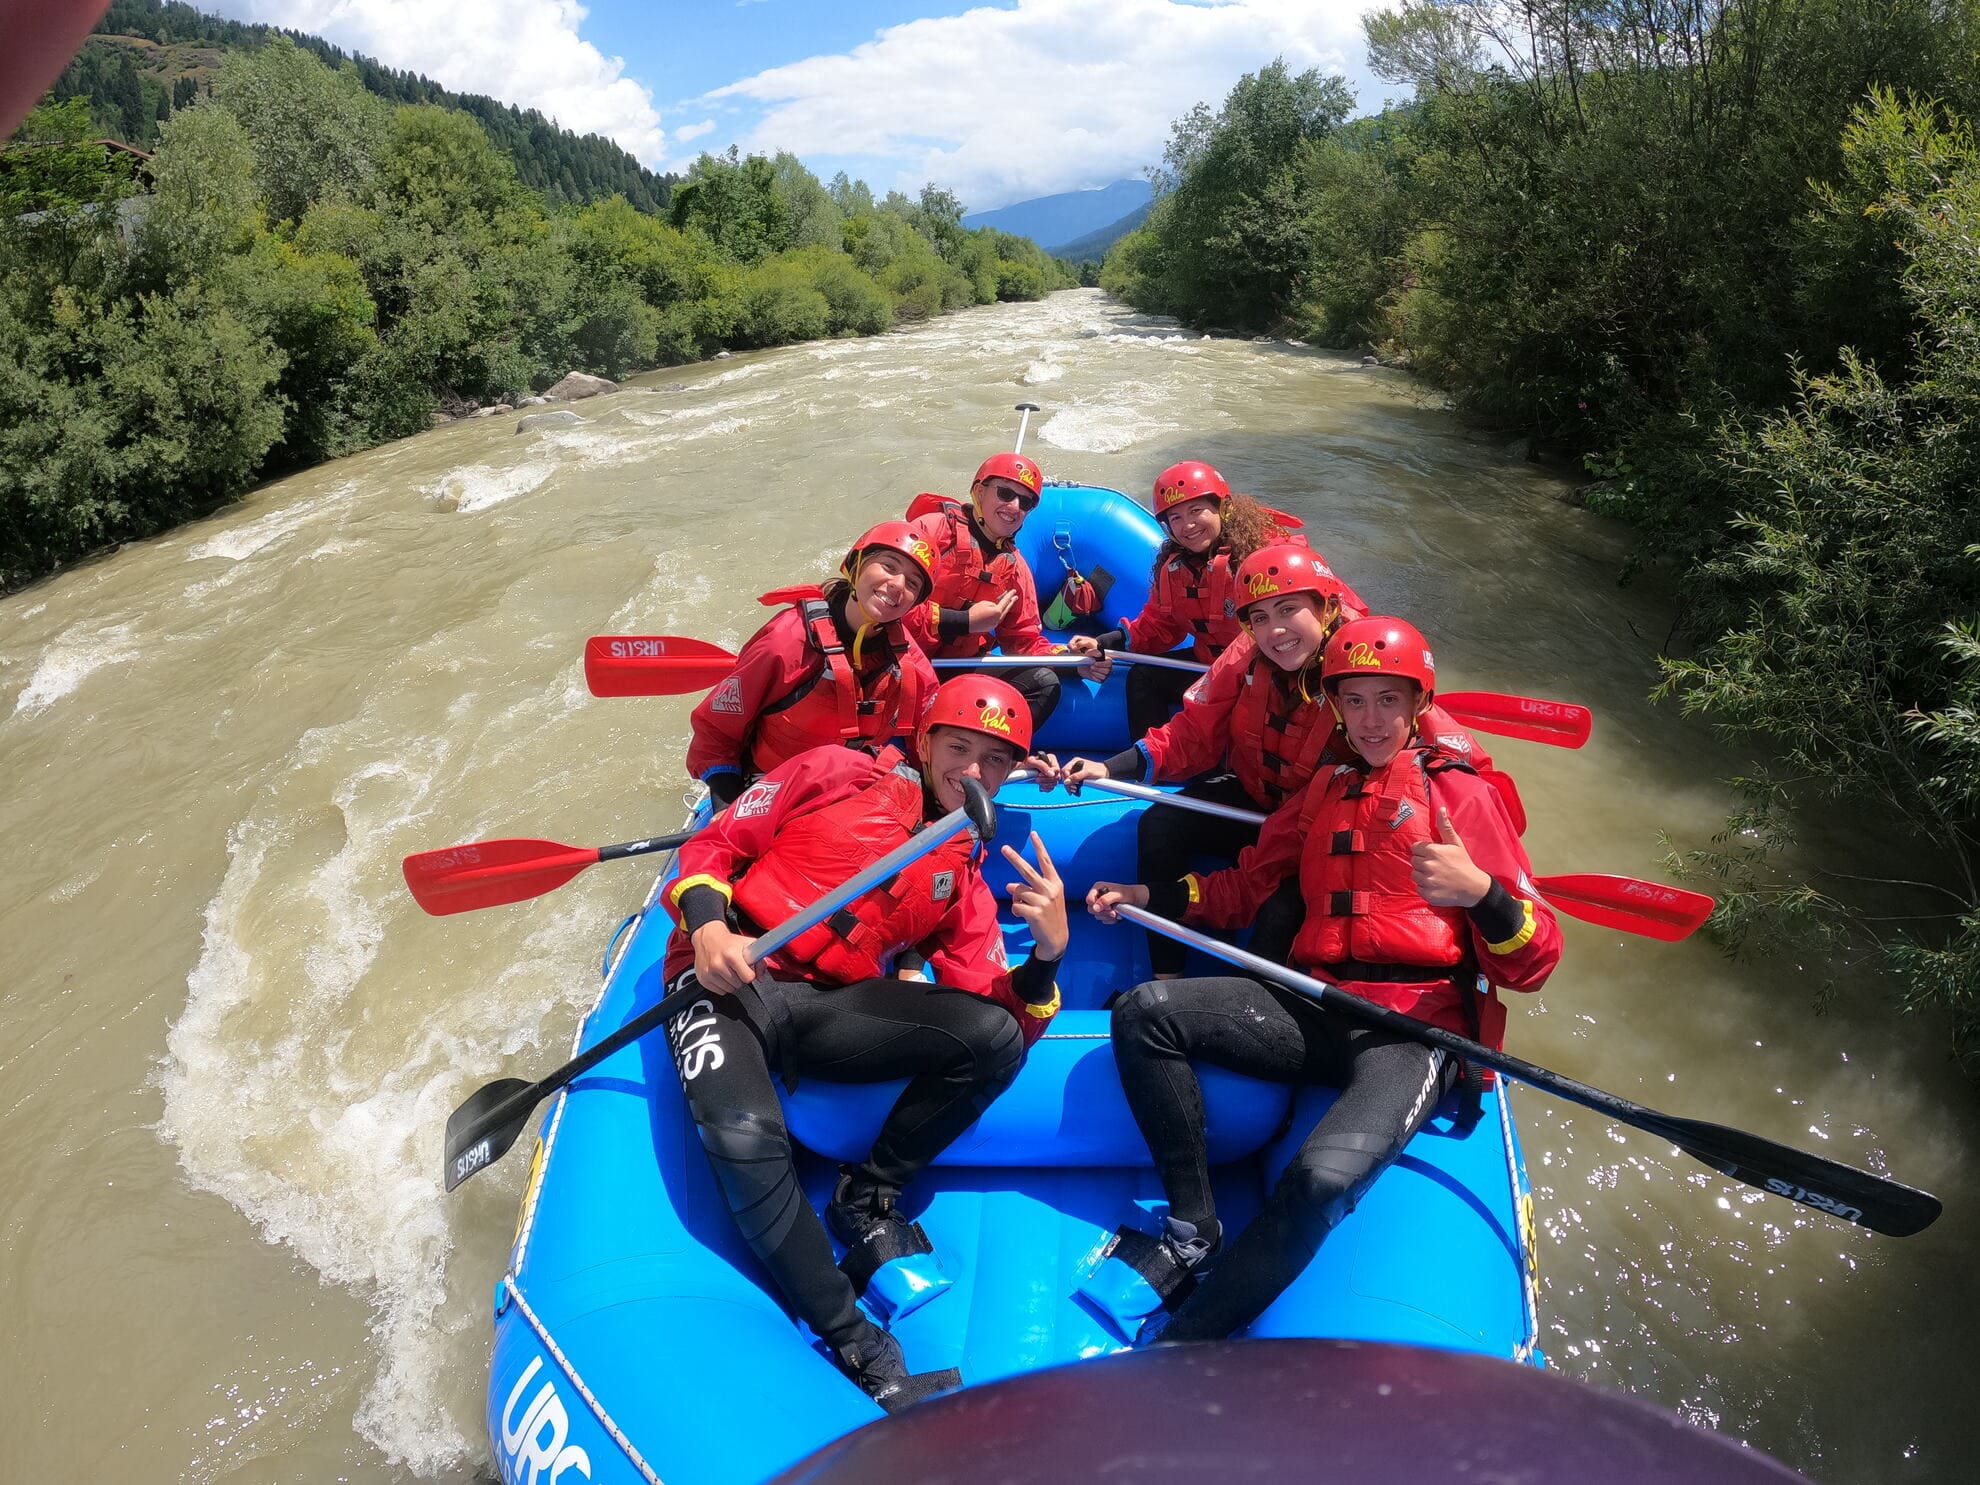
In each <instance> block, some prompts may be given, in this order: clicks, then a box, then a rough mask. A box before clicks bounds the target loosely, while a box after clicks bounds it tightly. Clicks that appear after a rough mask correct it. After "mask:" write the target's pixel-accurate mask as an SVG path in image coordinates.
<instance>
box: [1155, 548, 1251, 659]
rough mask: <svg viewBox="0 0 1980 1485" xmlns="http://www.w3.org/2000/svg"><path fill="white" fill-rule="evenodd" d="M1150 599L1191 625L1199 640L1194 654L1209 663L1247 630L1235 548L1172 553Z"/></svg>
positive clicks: (1156, 580)
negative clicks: (1242, 618)
mask: <svg viewBox="0 0 1980 1485" xmlns="http://www.w3.org/2000/svg"><path fill="white" fill-rule="evenodd" d="M1148 601H1149V603H1150V604H1151V605H1153V606H1154V607H1155V608H1157V609H1160V610H1161V611H1163V612H1165V613H1167V614H1168V615H1169V616H1170V617H1171V618H1173V619H1177V620H1179V621H1180V622H1181V623H1183V624H1184V625H1185V626H1187V627H1188V629H1189V632H1190V633H1191V634H1192V635H1193V636H1194V637H1195V640H1196V643H1195V645H1194V646H1193V647H1192V649H1191V653H1192V654H1193V655H1194V656H1195V657H1196V659H1197V662H1198V663H1199V664H1202V665H1208V664H1209V663H1210V662H1211V661H1212V660H1215V659H1216V658H1217V657H1218V656H1219V655H1221V654H1223V653H1224V651H1225V650H1227V649H1229V648H1230V647H1231V642H1232V641H1233V640H1235V639H1236V638H1237V637H1238V636H1239V635H1240V634H1242V633H1243V632H1244V625H1242V624H1240V623H1239V622H1238V616H1237V575H1236V574H1235V573H1233V572H1232V571H1231V550H1230V548H1229V547H1219V548H1217V550H1216V551H1214V552H1212V553H1210V554H1209V556H1208V557H1207V558H1197V557H1193V556H1191V555H1190V554H1189V553H1188V552H1184V551H1177V552H1175V553H1173V554H1171V555H1170V557H1169V559H1168V560H1167V561H1166V562H1164V563H1163V564H1162V565H1161V567H1160V568H1158V569H1157V570H1156V573H1155V587H1154V591H1153V592H1151V593H1150V594H1149V595H1148Z"/></svg>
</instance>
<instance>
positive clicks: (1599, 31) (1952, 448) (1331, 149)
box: [1101, 0, 1980, 1073]
mask: <svg viewBox="0 0 1980 1485" xmlns="http://www.w3.org/2000/svg"><path fill="white" fill-rule="evenodd" d="M1515 12H1516V13H1517V14H1518V15H1519V16H1522V17H1524V18H1525V19H1524V21H1523V22H1522V24H1521V25H1520V26H1519V28H1518V29H1517V30H1513V29H1510V28H1509V24H1508V20H1507V18H1508V17H1509V16H1512V15H1514V14H1515ZM1364 29H1365V33H1366V38H1367V42H1368V51H1369V60H1370V64H1371V67H1372V69H1373V70H1374V71H1375V72H1376V74H1377V75H1378V76H1380V77H1382V78H1384V79H1385V80H1388V81H1392V82H1397V83H1407V84H1409V85H1410V86H1411V87H1412V88H1413V89H1414V93H1415V98H1414V101H1413V102H1411V103H1409V104H1408V105H1406V106H1403V107H1396V108H1390V109H1388V110H1386V111H1384V112H1382V113H1380V114H1378V115H1376V116H1374V117H1372V118H1363V119H1357V120H1353V121H1348V114H1349V113H1350V112H1352V100H1351V99H1350V98H1349V97H1348V96H1347V94H1346V92H1345V90H1344V89H1343V88H1342V87H1341V86H1340V85H1339V83H1338V82H1337V81H1334V80H1329V79H1322V78H1320V77H1318V76H1317V75H1315V74H1311V73H1309V74H1306V75H1304V76H1292V75H1290V74H1288V72H1287V71H1286V69H1285V68H1284V67H1283V66H1277V65H1275V66H1273V67H1268V68H1266V69H1263V70H1262V71H1260V72H1259V73H1257V74H1255V75H1253V76H1250V77H1247V78H1245V79H1244V80H1243V81H1241V82H1240V83H1239V84H1238V86H1237V87H1236V88H1235V89H1234V90H1233V91H1232V93H1231V94H1230V96H1229V98H1228V99H1226V100H1225V102H1224V104H1223V106H1222V108H1221V109H1220V110H1216V111H1212V110H1210V109H1208V108H1199V109H1197V110H1196V111H1195V112H1193V113H1191V114H1190V115H1188V116H1187V117H1185V118H1183V119H1181V120H1179V121H1177V123H1176V125H1175V128H1174V131H1173V135H1172V139H1171V143H1170V147H1169V150H1168V153H1167V156H1166V158H1165V162H1164V167H1163V170H1162V172H1161V173H1160V174H1161V179H1160V181H1159V185H1160V188H1161V193H1160V195H1159V197H1158V199H1157V201H1156V204H1155V206H1154V209H1153V211H1152V212H1151V214H1150V216H1149V219H1148V221H1147V223H1146V224H1145V225H1144V226H1143V227H1142V228H1141V229H1140V230H1138V231H1137V232H1135V233H1133V234H1131V235H1130V236H1128V237H1127V238H1125V239H1123V240H1122V241H1121V242H1120V243H1119V244H1117V245H1116V246H1115V248H1114V249H1113V251H1112V252H1110V253H1109V255H1108V257H1107V260H1106V262H1105V264H1104V266H1103V269H1102V276H1101V283H1102V286H1103V287H1105V288H1107V289H1109V290H1111V291H1112V292H1113V293H1115V294H1116V295H1118V296H1120V297H1122V298H1124V299H1126V300H1127V301H1128V302H1129V303H1131V304H1134V305H1135V306H1137V307H1139V308H1143V309H1147V310H1151V311H1156V312H1163V313H1169V314H1174V315H1177V316H1179V317H1180V318H1182V319H1183V320H1185V321H1186V322H1189V323H1192V324H1196V325H1201V326H1206V327H1208V326H1218V327H1227V328H1230V329H1234V330H1240V331H1246V332H1251V331H1258V330H1276V331H1279V332H1281V333H1291V334H1294V335H1297V336H1300V337H1302V338H1306V339H1311V340H1316V341H1320V342H1323V343H1330V344H1335V345H1348V346H1366V347H1368V348H1371V349H1379V350H1380V351H1381V352H1382V353H1383V355H1384V357H1385V359H1392V360H1396V361H1400V362H1402V363H1404V364H1407V365H1408V366H1410V367H1411V368H1412V369H1413V370H1414V371H1416V372H1417V373H1418V374H1420V375H1423V376H1425V377H1427V378H1429V379H1430V380H1432V381H1433V382H1435V383H1436V384H1437V385H1439V386H1440V387H1442V388H1443V389H1445V390H1446V391H1448V392H1449V393H1450V394H1451V396H1452V397H1453V398H1454V399H1455V401H1456V402H1457V403H1458V404H1459V406H1461V407H1462V408H1464V409H1465V410H1466V411H1468V412H1469V413H1470V414H1471V415H1472V416H1474V417H1476V418H1478V419H1480V420H1482V421H1484V422H1487V423H1489V424H1492V425H1494V426H1498V427H1501V428H1505V429H1507V430H1509V431H1512V432H1516V433H1519V434H1521V435H1524V436H1528V437H1531V438H1533V439H1536V440H1538V441H1540V442H1542V443H1544V444H1546V445H1548V446H1553V447H1565V448H1568V449H1571V450H1573V451H1574V452H1575V453H1576V454H1577V455H1578V456H1580V457H1581V458H1582V459H1583V460H1584V461H1585V464H1586V467H1587V469H1588V471H1589V473H1590V475H1591V476H1592V477H1593V480H1594V483H1593V485H1592V486H1591V488H1590V489H1589V491H1588V492H1587V493H1588V504H1589V506H1590V508H1592V509H1594V510H1597V511H1600V512H1603V513H1605V514H1609V515H1613V516H1617V517H1620V518H1622V519H1623V520H1625V521H1628V522H1630V523H1631V524H1632V525H1633V526H1634V527H1635V529H1636V531H1637V533H1638V536H1639V541H1638V547H1637V555H1636V557H1635V558H1634V559H1633V562H1632V570H1634V569H1635V568H1637V567H1640V566H1643V565H1646V564H1657V565H1659V566H1662V567H1664V568H1666V569H1668V571H1669V572H1670V574H1671V576H1672V577H1673V578H1674V579H1675V580H1676V581H1675V584H1674V586H1675V589H1676V591H1678V592H1680V593H1682V594H1683V609H1682V612H1681V615H1680V622H1681V631H1680V632H1681V633H1682V634H1683V635H1684V637H1685V639H1686V641H1687V644H1686V648H1685V650H1684V652H1683V653H1680V654H1674V655H1672V656H1669V657H1667V658H1666V659H1665V661H1664V667H1665V677H1666V679H1665V687H1664V689H1665V691H1666V692H1667V693H1668V694H1670V695H1672V696H1673V697H1675V698H1676V699H1677V700H1678V701H1679V702H1680V703H1681V704H1682V705H1684V706H1685V707H1686V708H1687V709H1688V710H1691V711H1695V712H1698V713H1700V714H1702V715H1704V716H1706V717H1708V718H1709V719H1711V720H1712V721H1713V722H1714V723H1715V724H1717V725H1719V726H1721V727H1724V728H1726V729H1728V730H1730V731H1732V732H1735V733H1737V734H1740V735H1743V736H1746V737H1748V738H1750V739H1752V741H1753V742H1754V743H1755V745H1756V751H1758V752H1760V753H1761V754H1762V755H1763V756H1764V757H1765V758H1767V760H1768V763H1767V765H1766V766H1765V767H1764V768H1762V769H1760V770H1758V771H1756V773H1755V774H1754V776H1753V777H1752V778H1749V779H1743V780H1739V781H1737V783H1738V785H1739V787H1740V789H1741V791H1742V800H1743V803H1742V808H1741V810H1740V812H1739V813H1738V814H1737V815H1735V816H1734V817H1733V819H1732V820H1730V821H1729V822H1728V827H1727V831H1726V833H1725V834H1724V835H1722V836H1721V837H1719V838H1718V839H1717V840H1715V841H1713V842H1710V843H1680V845H1679V847H1678V848H1674V851H1673V857H1672V861H1673V864H1674V865H1676V866H1678V867H1679V868H1681V869H1684V870H1689V871H1693V872H1699V873H1703V874H1706V875H1708V876H1710V877H1711V878H1713V879H1714V881H1715V884H1716V886H1717V887H1718V889H1719V890H1720V893H1721V896H1722V901H1723V902H1724V908H1723V910H1722V912H1721V914H1720V916H1719V918H1718V919H1717V925H1718V929H1719V931H1720V933H1721V935H1722V937H1723V938H1724V940H1725V941H1726V942H1727V943H1728V944H1729V945H1731V946H1732V947H1734V948H1735V949H1737V950H1740V951H1744V952H1761V953H1778V954H1786V953H1790V952H1791V953H1793V955H1794V956H1795V959H1796V960H1797V961H1798V962H1802V963H1805V964H1807V965H1808V966H1809V968H1810V974H1811V981H1812V982H1816V983H1826V984H1829V985H1834V984H1839V983H1841V982H1843V981H1844V980H1845V979H1846V978H1848V977H1849V976H1850V975H1851V974H1853V973H1854V972H1855V971H1857V970H1860V969H1863V968H1866V967H1873V966H1876V967H1882V968H1885V969H1888V970H1890V971H1893V972H1894V981H1893V982H1894V983H1895V984H1897V985H1898V986H1899V987H1900V988H1899V994H1900V998H1901V1001H1902V1003H1903V1004H1905V1005H1907V1006H1913V1007H1923V1006H1932V1007H1935V1008H1938V1009H1939V1010H1941V1011H1943V1012H1944V1013H1946V1015H1947V1016H1949V1018H1950V1021H1951V1024H1952V1028H1953V1050H1954V1052H1955V1054H1956V1055H1958V1056H1959V1057H1960V1058H1961V1059H1962V1061H1963V1062H1964V1063H1965V1065H1966V1066H1967V1068H1968V1070H1969V1071H1970V1072H1976V1073H1980V861H1976V859H1975V853H1976V842H1980V722H1976V720H1975V719H1976V716H1980V508H1976V506H1975V503H1974V502H1973V500H1972V497H1971V492H1972V491H1973V490H1974V489H1975V488H1976V478H1977V477H1980V445H1977V444H1976V439H1980V419H1977V418H1976V415H1977V414H1980V400H1976V394H1980V337H1976V336H1975V334H1974V331H1973V327H1974V325H1975V324H1976V323H1980V270H1976V269H1975V267H1974V266H1973V265H1974V264H1975V263H1976V262H1980V156H1976V151H1975V147H1974V141H1973V133H1972V129H1971V126H1970V125H1969V123H1968V120H1970V119H1971V118H1973V117H1974V116H1975V115H1976V114H1980V67H1976V63H1975V58H1976V55H1980V48H1976V41H1980V5H1976V4H1975V3H1974V0H1722V3H1715V4H1711V5H1704V6H1692V7H1678V8H1671V7H1649V8H1644V7H1621V8H1618V7H1613V6H1591V5H1587V4H1582V3H1578V0H1535V3H1533V4H1530V5H1525V6H1521V7H1516V8H1514V9H1512V10H1509V9H1508V8H1507V7H1504V6H1501V5H1497V4H1494V3H1489V0H1441V3H1437V4H1428V3H1420V0H1405V3H1403V4H1402V5H1400V6H1399V7H1396V8H1393V9H1390V10H1387V11H1383V12H1377V13H1374V14H1371V15H1370V16H1368V17H1367V18H1366V20H1365V23H1364ZM1838 804H1840V805H1844V806H1846V807H1848V808H1850V809H1851V810H1852V811H1861V812H1864V813H1865V816H1866V818H1870V819H1874V820H1876V821H1878V822H1879V824H1878V826H1877V829H1876V833H1877V835H1878V836H1879V837H1881V838H1894V839H1896V840H1899V841H1902V842H1904V843H1905V845H1906V846H1907V847H1909V848H1910V849H1909V850H1907V851H1906V852H1904V853H1903V854H1904V855H1905V856H1906V857H1907V858H1908V859H1907V860H1906V861H1905V869H1904V870H1903V872H1902V875H1903V876H1904V877H1905V878H1907V880H1903V881H1898V880H1881V881H1878V882H1872V883H1865V882H1863V881H1862V880H1860V877H1861V875H1863V874H1866V873H1869V872H1873V871H1874V868H1871V867H1867V866H1866V865H1865V864H1864V863H1862V862H1856V861H1851V862H1845V863H1838V869H1837V871H1836V872H1835V873H1834V874H1832V875H1818V876H1816V877H1815V878H1814V879H1812V880H1810V879H1806V878H1805V877H1804V876H1802V875H1797V874H1791V873H1788V872H1786V871H1785V870H1784V869H1783V867H1782V866H1781V862H1782V860H1783V850H1784V848H1785V847H1787V846H1789V845H1790V844H1791V843H1792V841H1793V838H1794V833H1795V830H1796V820H1797V818H1798V817H1799V816H1801V815H1804V814H1805V813H1806V812H1807V811H1808V810H1809V809H1811V808H1819V809H1829V808H1833V807H1835V806H1836V805H1838ZM1886 854H1887V855H1896V854H1899V853H1886ZM1852 874H1854V876H1853V875H1852Z"/></svg>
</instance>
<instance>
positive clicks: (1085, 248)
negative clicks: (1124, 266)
mask: <svg viewBox="0 0 1980 1485" xmlns="http://www.w3.org/2000/svg"><path fill="white" fill-rule="evenodd" d="M1154 204H1155V203H1154V202H1152V201H1144V202H1142V203H1141V205H1139V206H1137V207H1136V208H1135V209H1134V210H1133V211H1131V212H1129V213H1128V214H1127V215H1126V216H1124V217H1122V218H1121V219H1120V220H1119V221H1118V222H1109V223H1108V224H1107V225H1106V226H1104V227H1102V228H1101V229H1100V230H1099V231H1098V232H1089V233H1087V234H1086V236H1084V237H1075V238H1074V239H1073V240H1072V241H1071V242H1069V243H1066V244H1065V245H1064V246H1062V247H1055V248H1052V249H1050V250H1049V251H1050V252H1051V254H1052V256H1053V257H1055V258H1063V259H1065V261H1066V262H1068V263H1083V262H1085V261H1086V260H1087V259H1089V258H1104V257H1106V256H1107V249H1108V248H1110V247H1112V246H1113V245H1114V244H1115V243H1117V242H1119V241H1120V240H1121V239H1122V238H1123V237H1126V236H1127V235H1128V233H1130V232H1132V231H1133V230H1134V229H1135V228H1136V227H1139V226H1140V225H1141V224H1142V223H1143V222H1145V221H1147V220H1148V211H1149V208H1150V207H1152V206H1153V205H1154Z"/></svg>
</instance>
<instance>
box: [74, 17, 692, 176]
mask: <svg viewBox="0 0 1980 1485" xmlns="http://www.w3.org/2000/svg"><path fill="white" fill-rule="evenodd" d="M275 36H282V37H286V38H287V39H288V40H289V41H290V42H291V43H293V44H294V45H295V46H297V47H300V48H301V49H302V50H304V51H307V52H309V53H311V54H312V55H314V56H315V57H316V59H317V60H318V61H319V62H321V63H323V64H324V66H326V67H329V68H331V69H332V70H337V69H341V68H344V67H346V66H348V67H349V68H350V69H351V71H352V72H353V73H354V74H355V76H356V77H357V80H358V82H359V83H360V84H361V85H362V86H363V87H364V89H365V91H366V92H368V93H371V94H373V95H374V96H376V97H379V98H383V99H384V100H385V101H386V102H387V103H430V104H432V105H434V106H435V107H438V108H454V109H459V110H460V111H461V112H463V113H467V114H472V115H473V116H474V119H475V121H476V122H477V123H479V124H480V125H481V127H482V129H483V131H484V132H486V133H487V135H488V137H489V139H490V140H492V141H493V142H494V144H495V147H496V148H497V149H499V150H501V151H502V152H503V153H504V154H506V155H507V156H508V157H509V158H510V159H511V160H513V161H514V162H515V166H516V177H517V179H519V180H520V181H521V182H522V183H523V184H524V185H526V186H528V187H529V188H530V189H531V190H533V191H536V192H539V193H540V194H541V195H542V196H543V198H544V199H545V200H546V201H548V202H549V203H550V205H552V206H582V205H584V204H585V203H587V202H591V201H600V200H603V199H604V198H605V197H607V196H613V195H618V196H624V197H625V198H626V200H627V201H628V202H630V203H631V204H632V205H633V206H635V207H637V208H638V209H639V210H641V211H645V212H659V211H661V210H663V209H664V208H665V206H666V204H667V193H668V192H669V191H671V190H672V189H673V187H674V184H675V179H676V178H675V177H673V176H669V175H658V174H655V173H654V172H653V171H651V170H648V169H647V168H646V167H645V166H644V165H641V164H640V163H639V161H637V160H635V159H634V158H633V157H632V156H631V155H629V154H627V153H626V151H625V150H623V149H621V148H620V147H619V146H618V145H616V144H614V143H613V142H612V141H611V140H609V139H604V138H601V137H600V136H598V135H596V134H583V135H580V134H573V133H572V132H571V131H570V130H568V129H562V128H559V127H558V126H557V125H556V124H555V123H554V122H552V121H551V120H549V119H547V118H545V117H544V116H543V115H542V114H540V113H538V112H537V111H536V110H535V109H533V108H531V109H520V108H512V107H510V106H509V105H508V104H506V103H500V102H497V101H496V100H495V99H493V98H489V97H486V96H484V95H482V94H480V93H455V92H452V91H450V90H449V89H446V88H443V87H441V86H440V84H438V83H436V82H434V81H433V80H432V79H431V78H427V77H422V76H421V75H420V74H418V73H416V72H406V71H401V70H399V69H398V68H393V67H386V66H384V65H382V64H381V63H378V62H375V61H373V60H372V59H371V58H370V57H365V56H358V55H353V54H349V53H346V52H345V51H343V50H342V49H341V48H339V47H335V46H332V45H331V44H330V43H329V42H327V41H324V40H322V39H321V38H320V37H315V36H308V35H305V34H303V33H302V32H300V31H286V30H277V29H276V28H275V27H273V26H261V25H252V24H249V23H246V22H242V21H230V20H226V19H223V18H222V17H220V16H211V15H205V14H203V13H201V12H200V11H198V10H195V9H194V8H193V7H192V6H190V5H185V4H182V3H180V0H110V8H109V9H108V10H107V11H105V12H104V15H103V19H102V20H101V21H100V22H98V23H97V29H96V34H95V35H93V36H91V37H90V38H89V39H88V40H87V41H85V42H84V43H83V45H82V49H81V50H80V51H78V52H77V53H76V56H75V58H74V60H73V61H71V62H70V63H69V65H68V66H67V67H65V68H64V69H63V70H62V74H61V76H59V77H58V78H56V80H55V83H54V86H53V88H52V89H51V91H52V92H53V94H54V96H55V97H56V99H57V100H62V99H68V98H86V99H88V100H89V106H90V117H91V119H92V120H93V121H94V123H95V126H96V129H97V131H98V133H99V134H102V135H105V136H108V137H109V138H112V139H119V140H122V141H123V142H124V143H126V144H130V145H135V146H137V147H138V148H140V149H147V150H148V149H150V148H151V146H152V144H153V143H154V142H155V141H156V140H157V138H158V130H159V127H160V126H161V125H162V124H163V123H164V122H165V120H166V119H168V118H170V117H171V116H172V112H173V110H175V109H179V108H184V107H185V106H186V105H187V104H189V103H191V102H193V101H194V100H195V99H197V98H199V97H201V96H202V95H204V94H206V93H209V92H211V90H212V86H213V80H214V78H215V77H216V76H217V74H218V72H219V69H220V65H221V63H222V62H223V61H224V60H225V59H226V55H227V53H228V52H229V51H230V50H233V51H238V50H249V51H251V50H253V49H255V48H257V47H260V46H262V45H264V44H266V43H267V42H268V41H269V39H270V38H272V37H275Z"/></svg>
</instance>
